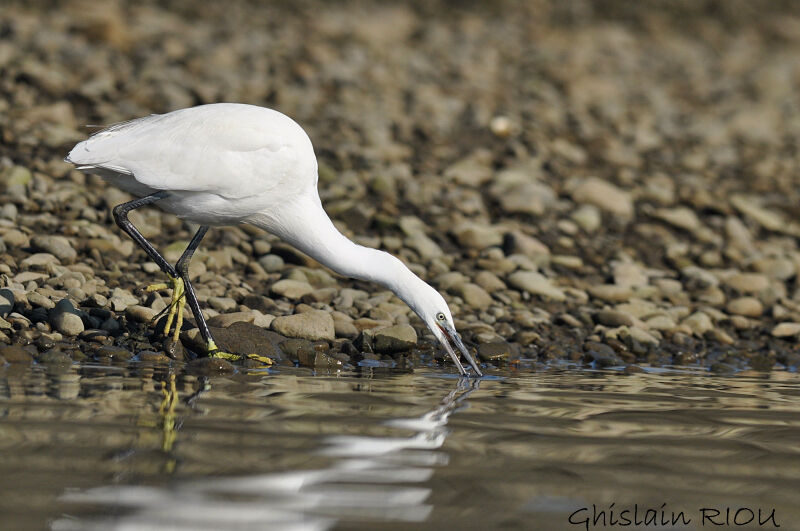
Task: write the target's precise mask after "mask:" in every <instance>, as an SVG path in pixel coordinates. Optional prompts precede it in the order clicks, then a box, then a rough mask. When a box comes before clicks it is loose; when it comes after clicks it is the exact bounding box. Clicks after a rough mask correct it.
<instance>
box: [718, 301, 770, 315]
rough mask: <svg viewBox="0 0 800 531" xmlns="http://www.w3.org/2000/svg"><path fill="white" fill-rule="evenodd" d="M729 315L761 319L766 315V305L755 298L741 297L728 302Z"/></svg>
mask: <svg viewBox="0 0 800 531" xmlns="http://www.w3.org/2000/svg"><path fill="white" fill-rule="evenodd" d="M725 309H726V310H727V311H728V313H731V314H734V315H743V316H745V317H759V316H761V314H763V313H764V305H763V304H762V303H761V301H760V300H758V299H756V298H755V297H739V298H738V299H733V300H731V301H730V302H728V305H727V306H726V307H725Z"/></svg>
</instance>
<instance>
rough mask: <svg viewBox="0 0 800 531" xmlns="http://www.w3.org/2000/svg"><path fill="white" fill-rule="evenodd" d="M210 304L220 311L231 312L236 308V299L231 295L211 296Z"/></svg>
mask: <svg viewBox="0 0 800 531" xmlns="http://www.w3.org/2000/svg"><path fill="white" fill-rule="evenodd" d="M208 305H209V306H211V307H212V308H214V309H215V310H217V311H219V312H230V311H233V310H235V309H236V301H235V300H233V299H232V298H230V297H209V298H208Z"/></svg>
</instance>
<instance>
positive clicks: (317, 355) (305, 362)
mask: <svg viewBox="0 0 800 531" xmlns="http://www.w3.org/2000/svg"><path fill="white" fill-rule="evenodd" d="M297 361H298V362H299V363H300V365H302V366H304V367H311V368H314V369H339V368H341V367H342V362H341V361H340V360H338V359H336V358H334V357H332V356H330V355H328V354H327V353H325V352H316V351H313V350H312V351H310V352H309V351H307V350H306V349H301V350H299V351H298V353H297Z"/></svg>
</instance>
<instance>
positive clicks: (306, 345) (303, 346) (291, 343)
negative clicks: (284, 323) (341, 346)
mask: <svg viewBox="0 0 800 531" xmlns="http://www.w3.org/2000/svg"><path fill="white" fill-rule="evenodd" d="M280 349H281V351H282V352H283V353H284V354H286V356H287V357H288V358H289V359H291V360H298V359H299V356H300V353H301V352H305V353H306V354H307V355H311V354H314V353H316V350H315V349H314V344H313V343H312V342H311V341H309V340H308V339H296V338H290V339H287V340H285V341H281V343H280Z"/></svg>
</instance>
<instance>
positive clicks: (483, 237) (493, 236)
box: [452, 221, 503, 249]
mask: <svg viewBox="0 0 800 531" xmlns="http://www.w3.org/2000/svg"><path fill="white" fill-rule="evenodd" d="M452 232H453V234H454V235H455V237H456V240H458V243H459V245H461V246H462V247H466V248H469V249H485V248H486V247H491V246H494V245H500V244H501V243H503V234H502V232H501V231H500V230H499V229H498V228H496V227H492V226H490V225H483V224H479V223H475V222H473V221H462V222H461V223H459V224H458V225H456V226H455V227H453V229H452Z"/></svg>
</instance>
